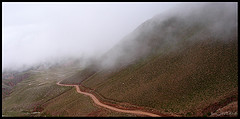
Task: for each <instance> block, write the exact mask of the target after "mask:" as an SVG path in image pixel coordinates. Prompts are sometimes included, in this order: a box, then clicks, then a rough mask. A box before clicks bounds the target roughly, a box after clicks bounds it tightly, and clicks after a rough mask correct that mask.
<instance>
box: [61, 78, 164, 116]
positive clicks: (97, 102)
mask: <svg viewBox="0 0 240 119" xmlns="http://www.w3.org/2000/svg"><path fill="white" fill-rule="evenodd" d="M60 82H61V81H59V82H58V83H57V85H60V86H75V87H76V90H77V92H78V93H81V94H84V95H87V96H90V97H91V98H92V99H93V101H94V103H96V104H97V105H99V106H102V107H105V108H108V109H110V110H114V111H118V112H124V113H131V114H138V115H147V116H151V117H160V115H157V114H153V113H150V112H143V111H140V110H124V109H118V108H116V107H113V106H109V105H106V104H103V103H101V102H100V101H99V100H98V99H97V98H96V97H95V96H94V95H93V94H91V93H87V92H82V91H81V90H80V88H79V86H78V85H69V84H60Z"/></svg>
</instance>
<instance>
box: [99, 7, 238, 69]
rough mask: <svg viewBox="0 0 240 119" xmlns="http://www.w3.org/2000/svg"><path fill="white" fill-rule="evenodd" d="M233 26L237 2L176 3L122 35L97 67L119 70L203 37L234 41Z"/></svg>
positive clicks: (234, 27)
mask: <svg viewBox="0 0 240 119" xmlns="http://www.w3.org/2000/svg"><path fill="white" fill-rule="evenodd" d="M237 25H238V23H237V3H186V4H180V5H178V6H176V7H174V8H173V9H170V10H168V11H166V12H164V13H160V14H158V15H156V16H154V17H153V18H151V19H149V20H147V21H145V22H144V23H143V24H141V25H140V26H139V27H138V28H137V29H135V30H134V31H133V32H131V33H130V34H129V35H127V36H126V37H124V38H123V39H122V40H121V41H120V42H119V43H118V44H117V45H116V46H115V47H114V48H113V49H111V50H110V51H109V52H108V53H106V54H105V55H104V56H103V57H102V58H101V59H102V60H101V64H100V66H101V67H100V68H101V69H106V68H107V69H109V68H114V67H116V68H117V69H119V67H122V66H127V65H128V64H130V63H133V62H135V61H137V60H139V59H141V58H144V57H146V56H151V54H154V55H156V53H158V54H159V53H160V54H168V53H170V52H173V51H179V50H182V49H186V48H188V46H190V45H191V44H194V43H198V42H199V41H203V40H206V42H210V41H211V40H218V41H219V42H229V41H231V40H237ZM154 55H152V56H154ZM98 62H99V61H98ZM98 64H99V63H97V65H98Z"/></svg>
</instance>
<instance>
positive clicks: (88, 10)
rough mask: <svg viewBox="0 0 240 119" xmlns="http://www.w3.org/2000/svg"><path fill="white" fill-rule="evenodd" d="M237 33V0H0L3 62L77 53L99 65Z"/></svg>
mask: <svg viewBox="0 0 240 119" xmlns="http://www.w3.org/2000/svg"><path fill="white" fill-rule="evenodd" d="M191 33H194V34H193V35H191V36H190V37H189V38H188V39H187V40H188V41H187V42H188V43H190V42H192V41H197V40H207V39H217V40H223V41H224V40H226V41H227V40H228V39H230V37H232V36H233V37H234V36H236V35H237V3H34V4H33V3H21V4H20V3H3V68H4V69H8V68H9V69H22V68H23V67H30V66H33V65H35V64H39V63H42V62H52V63H54V62H59V61H61V60H63V59H65V60H68V59H70V58H76V59H80V60H81V65H84V66H88V65H92V64H94V65H95V64H96V65H97V66H99V67H100V68H101V69H109V68H112V67H121V66H124V65H127V64H129V63H131V62H134V60H136V59H140V58H142V57H145V56H147V55H149V54H151V53H154V52H158V53H159V52H161V53H165V54H166V53H168V52H170V51H174V50H180V49H181V48H182V47H186V46H187V45H186V40H185V41H183V39H184V38H185V37H186V36H189V34H191Z"/></svg>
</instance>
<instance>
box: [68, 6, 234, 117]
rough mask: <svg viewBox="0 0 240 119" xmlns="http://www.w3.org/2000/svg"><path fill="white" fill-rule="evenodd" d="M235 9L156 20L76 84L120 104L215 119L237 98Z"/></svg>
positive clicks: (206, 10) (213, 9)
mask: <svg viewBox="0 0 240 119" xmlns="http://www.w3.org/2000/svg"><path fill="white" fill-rule="evenodd" d="M230 8H233V9H230ZM235 9H236V6H235V5H233V4H224V3H218V4H206V5H203V6H201V7H197V8H196V9H193V10H192V12H187V13H186V14H177V13H178V12H176V13H173V14H170V15H168V17H167V18H161V15H158V16H155V17H153V18H152V19H150V20H148V21H146V22H144V23H143V24H142V25H140V26H139V27H138V28H137V29H136V30H134V31H133V32H132V33H131V34H129V35H128V36H126V37H125V38H124V39H123V40H122V41H121V42H120V43H119V44H117V45H116V46H115V47H113V48H112V49H111V50H110V51H109V52H107V53H106V54H105V55H103V56H102V60H101V61H99V62H101V64H100V65H99V66H98V67H96V69H99V70H97V71H93V72H92V70H87V71H86V70H85V73H82V74H84V76H86V74H89V76H88V77H84V76H82V74H81V73H80V72H79V74H78V75H75V76H76V77H75V78H74V81H72V83H81V85H82V86H84V87H87V88H90V89H93V90H94V91H95V92H96V93H97V94H99V95H100V96H101V97H102V98H105V99H109V100H114V101H117V102H126V103H130V104H134V105H138V106H144V107H149V108H154V109H157V110H161V111H163V112H174V113H177V114H180V115H185V116H191V115H195V116H196V115H197V116H204V115H210V113H211V112H215V111H216V110H217V109H218V108H221V107H223V106H225V105H227V104H228V103H230V102H233V101H237V97H238V83H237V81H238V74H237V72H238V67H237V65H238V62H237V60H238V57H237V54H238V51H237V48H238V45H237V43H238V41H237V15H236V14H237V11H236V10H235ZM182 10H186V9H182ZM99 67H100V68H99ZM88 72H90V73H88ZM77 77H79V78H77ZM82 77H84V78H82ZM69 81H70V80H69ZM68 83H71V82H68Z"/></svg>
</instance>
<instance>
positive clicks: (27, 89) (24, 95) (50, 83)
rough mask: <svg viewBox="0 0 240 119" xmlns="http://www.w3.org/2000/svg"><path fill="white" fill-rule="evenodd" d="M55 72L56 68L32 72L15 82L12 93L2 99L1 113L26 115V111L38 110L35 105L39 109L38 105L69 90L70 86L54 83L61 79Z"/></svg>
mask: <svg viewBox="0 0 240 119" xmlns="http://www.w3.org/2000/svg"><path fill="white" fill-rule="evenodd" d="M47 72H48V73H47ZM57 72H58V71H56V70H47V71H41V73H40V72H38V73H35V74H32V75H31V76H30V78H28V79H26V80H23V81H22V82H20V83H19V84H17V85H16V86H15V87H14V88H13V90H12V93H11V94H10V95H9V96H8V97H6V98H5V99H3V101H2V104H3V106H2V110H3V114H4V115H9V116H24V115H28V114H27V113H31V112H33V111H38V110H35V109H36V108H37V107H38V109H40V108H39V106H40V105H41V104H43V103H44V102H46V101H48V100H50V99H52V98H54V97H56V96H58V95H60V94H61V93H63V92H65V91H66V90H69V89H70V87H58V86H57V85H56V82H57V80H60V79H61V78H59V77H58V75H56V74H55V73H57ZM68 75H70V74H68ZM68 75H66V76H68ZM40 110H41V109H40Z"/></svg>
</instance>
